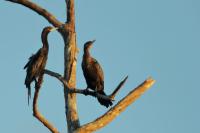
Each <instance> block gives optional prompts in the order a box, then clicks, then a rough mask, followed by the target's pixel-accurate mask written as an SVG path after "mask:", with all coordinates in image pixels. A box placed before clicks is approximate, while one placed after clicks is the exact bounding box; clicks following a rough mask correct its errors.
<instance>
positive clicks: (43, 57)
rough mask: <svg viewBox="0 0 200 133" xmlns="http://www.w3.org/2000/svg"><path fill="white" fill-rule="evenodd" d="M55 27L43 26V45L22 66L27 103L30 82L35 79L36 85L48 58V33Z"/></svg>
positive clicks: (29, 94) (29, 95) (29, 96)
mask: <svg viewBox="0 0 200 133" xmlns="http://www.w3.org/2000/svg"><path fill="white" fill-rule="evenodd" d="M56 29H57V28H55V27H45V28H44V29H43V31H42V34H41V39H42V44H43V47H42V48H40V49H39V50H38V51H37V53H36V54H33V55H32V56H31V57H30V58H29V61H28V62H27V64H26V65H25V66H24V69H26V73H27V74H26V79H25V83H24V84H25V85H26V88H27V89H28V104H29V98H31V82H33V81H35V87H36V85H37V78H38V77H39V76H40V75H41V74H43V70H44V69H45V66H46V62H47V58H48V51H49V45H48V41H47V36H48V33H49V32H51V31H53V30H56Z"/></svg>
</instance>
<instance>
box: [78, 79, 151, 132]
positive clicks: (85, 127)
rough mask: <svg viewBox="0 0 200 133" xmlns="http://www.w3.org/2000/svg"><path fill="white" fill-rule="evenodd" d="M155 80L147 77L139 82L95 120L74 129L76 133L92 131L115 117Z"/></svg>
mask: <svg viewBox="0 0 200 133" xmlns="http://www.w3.org/2000/svg"><path fill="white" fill-rule="evenodd" d="M154 82H155V80H153V79H151V78H149V79H147V80H146V81H144V82H143V83H142V84H140V85H139V86H138V87H137V88H135V89H134V90H132V91H131V92H130V93H129V94H128V95H127V96H126V97H124V98H123V99H122V100H121V101H119V102H118V103H117V104H116V105H115V106H114V107H112V108H111V109H110V110H109V111H107V112H106V113H105V114H104V115H102V116H101V117H99V118H97V119H96V120H94V121H92V122H90V123H87V124H85V125H83V126H81V127H80V128H79V129H77V130H76V133H87V132H94V131H96V130H98V129H100V128H102V127H104V126H106V125H107V124H108V123H110V122H111V121H112V120H114V118H116V117H117V116H118V115H119V114H120V113H121V112H122V111H124V110H125V109H126V108H127V107H128V106H129V105H130V104H131V103H133V102H134V101H135V100H136V99H137V98H139V97H140V96H141V95H142V94H143V93H144V92H145V91H146V90H147V89H148V88H150V87H151V86H152V85H153V84H154Z"/></svg>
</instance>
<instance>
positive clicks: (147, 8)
mask: <svg viewBox="0 0 200 133" xmlns="http://www.w3.org/2000/svg"><path fill="white" fill-rule="evenodd" d="M34 2H37V3H38V4H40V5H41V6H43V7H45V8H47V9H48V10H49V11H50V12H52V13H53V14H54V15H55V16H56V17H57V18H58V19H59V20H60V21H63V22H64V21H65V5H64V0H63V1H60V2H58V1H55V0H53V1H48V2H47V1H41V0H34ZM75 4H76V31H77V42H78V47H79V49H80V52H79V55H78V59H79V60H78V64H77V87H79V88H85V87H86V84H85V80H84V78H83V74H82V70H81V58H82V54H83V53H82V49H83V44H84V43H85V42H86V41H88V40H92V39H96V42H95V45H94V47H93V49H92V51H91V52H92V55H93V56H94V57H95V58H96V59H97V60H98V61H99V62H100V63H101V65H102V67H103V69H104V74H105V89H106V92H107V93H110V92H111V91H112V89H114V88H115V86H116V85H117V84H118V82H119V81H120V80H121V79H122V78H124V77H125V76H126V75H129V79H128V81H127V83H126V85H125V86H124V88H123V89H122V90H121V92H120V93H119V94H118V95H117V97H116V102H115V103H117V101H119V100H120V99H121V98H123V97H124V96H125V95H126V94H127V93H128V92H129V91H131V90H132V89H133V88H134V87H136V86H137V85H138V84H140V83H141V82H143V81H144V80H145V79H146V78H148V77H149V76H152V77H153V78H154V79H155V80H156V81H157V82H156V84H155V85H154V86H153V87H152V88H151V89H150V90H148V91H147V92H146V93H145V94H144V95H143V96H142V97H141V98H140V99H138V100H137V101H136V102H135V103H134V104H132V105H131V106H129V107H128V108H127V110H126V111H125V112H123V113H122V114H121V115H120V116H119V117H117V118H116V119H115V120H114V121H113V122H112V123H111V124H109V125H108V126H106V127H105V128H103V129H101V130H99V131H98V133H108V132H110V133H113V132H115V133H121V132H122V131H125V132H135V133H147V132H148V133H188V132H194V133H198V132H200V127H199V120H200V115H199V112H200V106H199V101H200V97H199V95H198V94H199V93H200V90H199V87H198V83H199V79H200V78H199V75H200V70H199V68H200V61H199V57H200V52H199V50H200V39H199V36H200V25H199V24H200V17H199V16H200V8H199V6H200V1H199V0H167V1H166V0H165V1H164V0H140V1H136V0H124V1H121V0H109V1H106V0H99V1H92V0H84V1H81V0H80V1H78V0H76V3H75ZM0 18H1V24H0V29H1V31H0V60H1V69H0V73H1V76H0V83H1V93H0V105H1V110H0V118H1V119H0V123H1V131H2V132H6V133H16V132H20V133H27V132H28V133H35V132H41V133H49V131H48V130H47V129H46V128H45V127H44V126H43V125H41V124H40V123H39V122H38V121H37V120H36V119H35V118H34V117H32V107H31V106H29V107H28V105H27V91H26V88H25V86H24V84H23V83H24V78H25V71H24V70H23V66H24V64H25V63H26V62H27V60H28V57H29V56H30V55H31V54H32V53H35V52H36V51H37V50H38V49H39V48H40V47H41V39H40V33H41V31H42V29H43V27H45V26H49V25H50V24H49V23H48V22H47V21H46V20H45V19H43V18H42V17H41V16H39V15H37V14H36V13H34V12H33V11H31V10H28V9H27V8H24V7H22V6H20V5H16V4H12V3H9V2H5V1H0ZM49 44H50V51H49V60H48V64H47V68H48V69H50V70H53V71H56V72H59V73H61V74H62V73H63V60H64V59H63V46H64V45H63V41H62V38H61V36H60V34H59V33H57V32H52V33H51V34H50V35H49ZM77 99H78V110H79V117H80V122H81V124H84V123H87V122H89V121H91V120H93V119H95V118H96V117H97V116H99V115H101V114H103V113H104V112H105V111H107V109H106V108H104V107H103V106H100V105H99V104H98V103H97V101H96V100H95V99H94V98H92V97H85V96H82V95H78V97H77ZM39 107H40V110H41V112H42V113H43V114H44V115H45V116H46V117H47V118H48V119H49V120H50V121H51V122H52V123H54V124H55V125H56V127H58V129H59V131H60V132H62V133H63V132H66V126H65V125H66V122H65V115H64V97H63V88H62V85H61V84H60V83H59V82H58V81H57V80H56V79H54V78H51V77H48V76H45V81H44V84H43V87H42V90H41V95H40V102H39Z"/></svg>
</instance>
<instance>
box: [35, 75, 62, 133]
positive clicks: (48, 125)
mask: <svg viewBox="0 0 200 133" xmlns="http://www.w3.org/2000/svg"><path fill="white" fill-rule="evenodd" d="M43 76H44V75H43V74H42V75H40V76H39V78H38V83H37V85H36V87H35V93H34V98H33V116H34V117H35V118H37V119H38V120H39V121H40V122H41V123H43V124H44V126H46V127H47V128H48V129H49V130H50V131H51V132H52V133H59V131H58V130H57V129H56V128H55V127H54V126H53V125H52V124H51V123H50V122H49V121H48V120H47V119H45V117H44V116H43V115H42V114H41V113H40V112H39V110H38V106H37V103H38V97H39V91H40V88H41V84H42V81H43Z"/></svg>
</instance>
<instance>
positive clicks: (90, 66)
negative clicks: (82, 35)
mask: <svg viewBox="0 0 200 133" xmlns="http://www.w3.org/2000/svg"><path fill="white" fill-rule="evenodd" d="M93 43H94V41H88V42H86V43H85V45H84V54H83V60H82V70H83V74H84V77H85V80H86V83H87V89H92V90H94V91H96V92H97V93H99V94H102V95H106V94H105V92H104V74H103V70H102V68H101V66H100V64H99V63H98V61H97V60H96V59H94V58H93V57H92V56H91V55H90V52H89V50H90V48H91V47H92V44H93ZM97 99H98V101H99V103H100V104H101V105H103V106H106V107H109V106H111V105H112V101H111V100H105V99H102V98H99V97H98V98H97Z"/></svg>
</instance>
